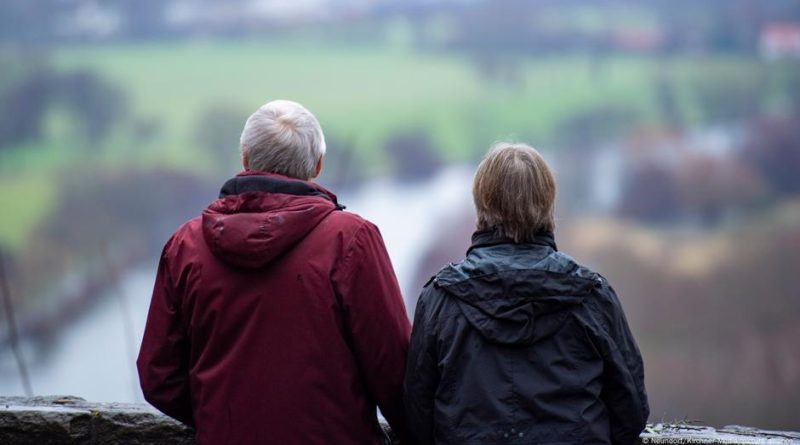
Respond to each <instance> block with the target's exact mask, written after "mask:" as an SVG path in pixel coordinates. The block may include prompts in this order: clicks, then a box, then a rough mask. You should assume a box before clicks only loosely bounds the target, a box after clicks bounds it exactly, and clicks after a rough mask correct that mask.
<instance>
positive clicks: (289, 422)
mask: <svg viewBox="0 0 800 445" xmlns="http://www.w3.org/2000/svg"><path fill="white" fill-rule="evenodd" d="M220 196H221V198H220V199H218V200H216V201H214V202H213V203H212V204H211V205H210V206H209V207H208V208H207V209H206V210H204V211H203V214H202V216H200V217H198V218H195V219H192V220H190V221H189V222H187V223H186V224H184V225H183V226H181V227H180V228H179V229H178V231H177V232H176V233H175V234H174V235H173V236H172V238H170V240H169V241H168V242H167V244H166V246H165V247H164V252H163V253H162V255H161V262H160V264H159V266H158V275H157V276H156V283H155V288H154V290H153V299H152V302H151V304H150V312H149V315H148V318H147V326H146V329H145V333H144V339H143V340H142V347H141V351H140V353H139V359H138V361H137V365H138V369H139V378H140V380H141V385H142V391H143V392H144V396H145V399H147V401H148V402H150V403H151V404H153V406H155V407H156V408H158V409H159V410H161V411H163V412H164V413H165V414H167V415H169V416H172V417H174V418H175V419H178V420H180V421H181V422H183V423H186V424H188V425H192V426H194V427H195V428H196V431H197V441H198V443H200V444H221V443H236V444H247V443H253V444H269V443H274V444H294V443H297V444H378V443H381V439H382V433H381V431H380V429H379V425H378V422H377V418H376V404H377V406H379V407H380V409H381V412H382V413H383V415H384V416H385V417H386V419H387V420H388V421H389V424H390V425H391V426H392V428H393V429H394V430H395V431H398V432H401V433H402V431H404V429H405V426H404V419H403V406H402V382H403V377H404V372H405V361H406V350H407V348H408V342H409V334H410V330H411V329H410V324H409V321H408V319H407V317H406V311H405V308H404V306H403V301H402V298H401V295H400V290H399V288H398V285H397V280H396V278H395V275H394V272H393V270H392V265H391V263H390V261H389V257H388V255H387V254H386V249H385V247H384V244H383V240H382V239H381V236H380V233H379V232H378V229H377V228H376V227H375V226H374V225H373V224H372V223H370V222H368V221H366V220H364V219H362V218H360V217H359V216H357V215H355V214H352V213H347V212H343V211H341V210H340V209H341V208H340V207H339V206H338V204H337V203H336V197H335V196H334V195H332V194H331V193H330V192H328V191H327V190H325V189H323V188H322V187H319V186H317V185H315V184H312V183H310V182H305V181H299V180H293V179H290V178H286V177H284V176H280V175H274V174H265V173H256V172H244V173H241V174H239V175H238V176H237V177H235V178H233V179H231V180H230V181H228V182H227V183H226V184H225V186H223V189H222V193H221V195H220Z"/></svg>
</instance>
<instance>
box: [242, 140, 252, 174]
mask: <svg viewBox="0 0 800 445" xmlns="http://www.w3.org/2000/svg"><path fill="white" fill-rule="evenodd" d="M242 167H244V169H245V170H250V155H249V153H248V152H247V147H245V146H244V145H242Z"/></svg>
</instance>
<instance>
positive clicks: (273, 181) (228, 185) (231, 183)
mask: <svg viewBox="0 0 800 445" xmlns="http://www.w3.org/2000/svg"><path fill="white" fill-rule="evenodd" d="M247 192H261V193H281V194H284V195H295V196H319V197H321V198H325V199H327V200H328V201H331V202H333V204H334V205H336V208H337V209H338V210H344V208H345V207H344V206H343V205H341V204H339V202H338V201H337V199H336V195H334V194H333V193H331V192H329V191H328V190H326V189H325V188H324V187H322V186H320V185H317V184H314V183H313V182H309V181H303V180H300V179H294V178H290V177H288V176H284V175H280V174H277V173H265V172H257V171H251V170H247V171H243V172H241V173H239V174H238V175H236V176H234V177H233V178H231V179H229V180H227V181H225V184H223V185H222V189H221V190H220V191H219V197H220V198H224V197H226V196H230V195H238V194H240V193H247Z"/></svg>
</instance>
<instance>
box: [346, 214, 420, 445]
mask: <svg viewBox="0 0 800 445" xmlns="http://www.w3.org/2000/svg"><path fill="white" fill-rule="evenodd" d="M333 280H334V286H335V288H336V293H337V296H338V298H339V299H340V302H341V307H342V312H343V318H344V325H345V330H346V334H347V336H348V337H349V338H348V342H349V343H350V346H351V348H352V350H353V354H354V355H355V358H356V361H357V363H358V366H359V368H360V371H361V374H362V376H363V378H364V381H365V384H366V386H367V390H368V391H369V393H370V395H371V396H372V397H373V398H374V400H375V402H376V403H377V404H378V407H379V408H380V410H381V413H383V416H384V417H385V418H386V420H387V421H388V422H389V425H390V426H391V427H392V430H393V431H394V432H395V433H396V434H397V435H398V436H399V437H400V438H401V439H404V438H405V437H406V436H407V434H406V423H405V415H404V413H403V376H404V374H405V369H406V354H407V352H408V342H409V336H410V333H411V325H410V323H409V321H408V316H407V315H406V309H405V305H404V303H403V297H402V295H401V294H400V287H399V286H398V284H397V278H396V277H395V274H394V270H393V269H392V263H391V261H390V260H389V255H388V254H387V252H386V247H385V246H384V244H383V239H382V238H381V235H380V232H379V231H378V228H377V227H375V226H374V225H373V224H372V223H370V222H364V223H363V224H362V225H361V227H360V228H359V229H358V230H357V231H356V233H355V235H354V236H353V238H352V239H351V240H350V242H349V245H347V246H346V247H345V250H344V257H343V260H342V262H341V266H340V267H338V268H337V270H335V271H334V274H333Z"/></svg>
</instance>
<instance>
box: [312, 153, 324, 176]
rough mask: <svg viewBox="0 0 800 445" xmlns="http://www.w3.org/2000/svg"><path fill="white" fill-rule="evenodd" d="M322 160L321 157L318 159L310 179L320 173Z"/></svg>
mask: <svg viewBox="0 0 800 445" xmlns="http://www.w3.org/2000/svg"><path fill="white" fill-rule="evenodd" d="M322 158H323V157H322V156H320V157H319V160H318V161H317V167H316V168H315V170H314V176H312V177H311V179H314V178H316V177H317V176H319V172H321V171H322Z"/></svg>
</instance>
